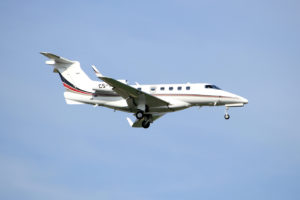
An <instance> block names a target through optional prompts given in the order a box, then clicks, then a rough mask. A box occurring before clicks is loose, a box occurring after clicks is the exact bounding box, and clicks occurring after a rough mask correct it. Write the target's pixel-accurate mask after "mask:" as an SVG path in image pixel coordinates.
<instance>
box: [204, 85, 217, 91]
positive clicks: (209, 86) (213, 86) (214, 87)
mask: <svg viewBox="0 0 300 200" xmlns="http://www.w3.org/2000/svg"><path fill="white" fill-rule="evenodd" d="M205 88H208V89H216V90H220V88H219V87H217V86H215V85H205Z"/></svg>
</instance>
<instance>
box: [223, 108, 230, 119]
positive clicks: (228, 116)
mask: <svg viewBox="0 0 300 200" xmlns="http://www.w3.org/2000/svg"><path fill="white" fill-rule="evenodd" d="M228 109H229V108H228V107H226V109H225V115H224V118H225V119H226V120H228V119H229V118H230V115H229V114H228V113H227V111H228Z"/></svg>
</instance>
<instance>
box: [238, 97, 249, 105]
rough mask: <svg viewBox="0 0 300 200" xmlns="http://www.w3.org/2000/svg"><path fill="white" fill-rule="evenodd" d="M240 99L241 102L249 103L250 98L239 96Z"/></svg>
mask: <svg viewBox="0 0 300 200" xmlns="http://www.w3.org/2000/svg"><path fill="white" fill-rule="evenodd" d="M239 99H240V102H241V103H244V104H247V103H248V99H246V98H244V97H239Z"/></svg>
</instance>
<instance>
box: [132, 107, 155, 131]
mask: <svg viewBox="0 0 300 200" xmlns="http://www.w3.org/2000/svg"><path fill="white" fill-rule="evenodd" d="M135 117H136V118H137V119H138V120H143V121H142V127H143V128H149V127H150V123H151V122H152V115H149V114H145V113H144V112H143V111H141V110H139V111H137V112H136V113H135Z"/></svg>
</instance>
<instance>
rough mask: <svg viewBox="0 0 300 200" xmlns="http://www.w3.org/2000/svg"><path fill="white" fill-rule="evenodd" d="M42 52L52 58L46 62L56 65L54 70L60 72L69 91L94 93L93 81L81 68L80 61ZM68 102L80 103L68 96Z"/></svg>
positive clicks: (85, 93)
mask: <svg viewBox="0 0 300 200" xmlns="http://www.w3.org/2000/svg"><path fill="white" fill-rule="evenodd" d="M41 54H42V55H44V56H46V57H47V58H49V59H50V60H47V61H46V64H48V65H52V66H53V67H54V69H53V72H55V73H58V74H59V76H60V78H61V80H62V82H63V85H64V87H65V88H66V90H67V91H68V92H73V93H77V94H82V95H92V93H93V89H92V88H93V81H92V80H91V79H90V78H89V77H88V76H87V75H86V73H85V72H84V71H83V70H82V69H81V67H80V63H79V62H78V61H71V60H68V59H66V58H63V57H60V56H57V55H54V54H52V53H47V52H41ZM66 102H67V103H68V104H78V103H80V102H76V101H72V100H69V99H67V98H66Z"/></svg>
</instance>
